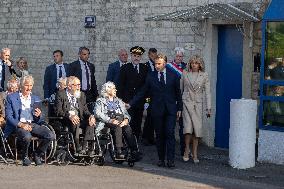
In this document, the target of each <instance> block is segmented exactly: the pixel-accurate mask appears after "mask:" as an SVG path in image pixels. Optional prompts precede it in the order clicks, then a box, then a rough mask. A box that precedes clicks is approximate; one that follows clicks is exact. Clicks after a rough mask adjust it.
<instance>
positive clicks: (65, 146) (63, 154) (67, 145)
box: [55, 132, 77, 165]
mask: <svg viewBox="0 0 284 189" xmlns="http://www.w3.org/2000/svg"><path fill="white" fill-rule="evenodd" d="M74 146H75V144H74V140H73V136H72V134H71V133H68V132H66V133H64V134H60V135H59V136H58V138H57V147H56V148H57V151H56V155H55V156H56V160H57V161H58V163H59V164H60V163H63V165H64V164H66V163H67V162H68V164H69V163H70V161H72V162H74V161H76V160H77V159H76V158H75V156H74V153H75V151H74ZM64 162H65V163H64Z"/></svg>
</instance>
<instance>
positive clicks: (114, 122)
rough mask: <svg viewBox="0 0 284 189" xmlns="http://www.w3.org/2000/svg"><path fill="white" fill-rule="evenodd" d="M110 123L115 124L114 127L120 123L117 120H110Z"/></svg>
mask: <svg viewBox="0 0 284 189" xmlns="http://www.w3.org/2000/svg"><path fill="white" fill-rule="evenodd" d="M110 123H111V124H114V125H119V123H120V122H119V121H117V120H116V119H111V120H110Z"/></svg>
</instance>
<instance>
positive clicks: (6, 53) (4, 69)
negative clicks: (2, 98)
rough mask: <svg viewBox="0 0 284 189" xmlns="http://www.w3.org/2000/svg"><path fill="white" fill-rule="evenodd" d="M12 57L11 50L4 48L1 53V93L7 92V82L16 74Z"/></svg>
mask: <svg viewBox="0 0 284 189" xmlns="http://www.w3.org/2000/svg"><path fill="white" fill-rule="evenodd" d="M10 57H11V49H9V48H3V49H2V50H1V53H0V92H2V91H5V87H6V83H7V82H6V81H8V80H9V79H10V78H11V75H12V73H15V70H14V68H13V64H12V62H11V61H10Z"/></svg>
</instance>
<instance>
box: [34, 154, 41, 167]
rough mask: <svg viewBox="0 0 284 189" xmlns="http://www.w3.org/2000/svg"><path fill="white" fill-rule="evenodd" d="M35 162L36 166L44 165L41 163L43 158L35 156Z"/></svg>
mask: <svg viewBox="0 0 284 189" xmlns="http://www.w3.org/2000/svg"><path fill="white" fill-rule="evenodd" d="M34 160H35V164H36V166H40V165H42V161H41V158H40V157H39V156H37V155H35V159H34Z"/></svg>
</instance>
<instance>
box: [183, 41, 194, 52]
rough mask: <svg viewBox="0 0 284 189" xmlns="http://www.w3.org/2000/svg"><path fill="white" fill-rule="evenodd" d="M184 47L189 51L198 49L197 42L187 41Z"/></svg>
mask: <svg viewBox="0 0 284 189" xmlns="http://www.w3.org/2000/svg"><path fill="white" fill-rule="evenodd" d="M184 48H185V49H186V50H189V51H194V50H195V49H196V47H195V43H187V44H185V46H184Z"/></svg>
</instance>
